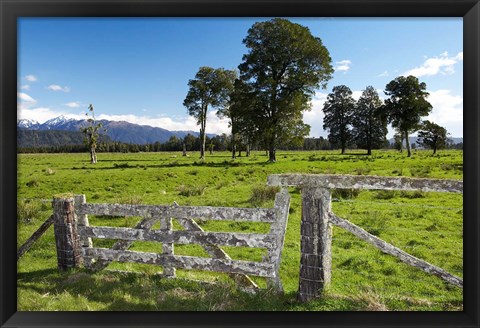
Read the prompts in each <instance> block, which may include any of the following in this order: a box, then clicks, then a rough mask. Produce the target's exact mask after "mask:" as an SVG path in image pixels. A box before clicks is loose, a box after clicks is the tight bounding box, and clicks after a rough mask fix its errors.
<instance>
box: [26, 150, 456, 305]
mask: <svg viewBox="0 0 480 328" xmlns="http://www.w3.org/2000/svg"><path fill="white" fill-rule="evenodd" d="M354 152H355V151H351V153H352V154H349V155H339V154H338V151H335V152H327V151H316V152H286V151H283V152H279V153H278V154H277V159H278V162H277V163H267V157H266V156H265V153H264V152H253V153H252V156H250V157H240V158H238V159H237V160H235V161H232V160H231V159H230V154H229V153H226V152H225V153H214V154H213V155H210V156H207V158H206V160H205V162H201V161H200V160H199V159H198V154H197V153H189V155H190V156H189V157H182V156H181V153H128V154H119V153H113V154H102V153H100V154H98V161H99V162H98V163H97V164H96V165H91V164H90V163H89V156H88V154H22V155H18V182H17V197H18V203H17V220H18V230H17V244H18V247H19V246H20V245H21V244H23V242H24V241H25V240H26V239H27V238H28V237H29V236H30V235H31V234H32V233H33V232H34V231H35V230H36V229H37V228H38V227H39V226H40V225H41V224H42V223H43V222H44V221H45V220H46V219H47V218H48V217H49V216H50V215H51V214H52V209H51V205H50V201H51V199H52V197H53V196H54V195H56V194H62V193H73V194H85V195H86V197H87V202H92V203H130V204H159V205H167V204H172V203H173V202H174V201H176V202H177V203H178V204H180V205H202V206H203V205H209V206H231V207H271V206H273V199H272V198H271V197H267V198H262V197H261V196H259V195H263V194H264V193H262V191H265V190H264V188H265V184H266V179H267V176H268V175H269V174H276V173H314V174H359V175H381V176H405V177H418V178H439V179H458V180H462V179H463V152H462V151H453V150H452V151H440V152H439V153H438V154H437V155H432V154H431V151H419V150H417V151H414V152H413V155H412V158H407V157H406V154H405V153H403V154H401V153H399V152H397V151H374V153H373V155H372V156H365V155H361V154H353V153H354ZM290 195H291V196H292V200H291V208H290V215H289V219H288V226H287V233H286V237H285V244H284V249H283V255H282V264H281V270H280V275H281V279H282V282H283V284H284V288H285V295H282V296H278V295H275V294H273V293H272V291H270V290H267V289H264V290H262V291H261V292H259V293H257V294H255V295H251V294H248V293H245V292H242V291H241V290H239V289H238V288H236V286H235V285H234V284H233V282H232V281H231V280H230V279H229V278H228V277H227V276H226V275H225V274H216V273H205V272H193V271H186V270H177V276H178V277H179V278H178V279H162V278H161V277H160V276H159V275H157V273H159V272H161V267H154V266H147V265H135V264H120V263H112V264H111V265H110V266H109V267H108V269H114V270H122V271H134V273H129V272H124V273H122V272H113V271H111V270H110V271H109V270H103V271H100V272H97V273H90V272H88V271H86V270H84V269H76V270H75V271H72V272H67V273H60V272H58V271H57V269H56V251H55V242H54V236H53V229H52V228H50V229H49V230H48V231H47V233H46V234H45V235H44V236H42V237H41V238H40V240H39V241H38V242H37V243H36V244H35V245H34V246H33V248H32V249H31V250H30V251H29V252H27V253H26V254H25V255H24V256H23V257H22V258H21V259H20V260H19V261H18V269H17V270H18V280H17V289H18V305H17V307H18V310H19V311H50V310H61V311H65V310H80V311H87V310H93V311H104V310H105V311H111V310H113V311H115V310H125V311H126V310H129V311H137V310H185V311H196V310H199V311H215V310H234V311H235V310H247V311H249V310H268V311H271V310H274V311H303V310H308V311H356V310H360V311H363V310H372V311H378V310H412V311H462V310H463V290H462V289H461V288H458V287H455V286H452V285H449V284H447V283H445V282H444V281H443V280H441V279H439V278H437V277H435V276H431V275H428V274H426V273H424V272H423V271H421V270H419V269H416V268H413V267H410V266H408V265H406V264H404V263H402V262H400V261H399V260H397V259H396V258H394V257H392V256H390V255H386V254H383V253H382V252H380V251H379V250H377V249H376V248H374V247H373V246H370V245H369V244H367V243H365V242H364V241H362V240H360V239H358V238H356V237H355V236H353V235H351V234H349V233H348V232H346V231H344V230H341V229H339V228H337V227H334V230H333V245H332V249H333V250H332V252H333V259H332V261H333V263H332V283H331V286H330V287H329V289H328V290H327V291H326V292H325V294H324V296H323V297H322V298H321V299H318V300H315V301H312V302H308V303H305V304H302V303H298V302H297V301H296V298H295V297H296V291H297V288H298V274H299V263H300V215H301V195H300V190H299V189H297V188H290ZM333 200H334V202H333V203H332V207H333V211H334V212H335V213H336V214H337V215H338V216H340V217H342V218H345V219H348V220H350V221H351V222H353V223H355V224H357V225H359V226H360V227H362V228H364V229H365V230H367V231H369V232H370V233H372V234H374V235H376V236H378V237H380V238H381V239H383V240H385V241H387V242H389V243H392V244H394V245H395V246H397V247H399V248H401V249H403V250H405V251H406V252H408V253H410V254H412V255H414V256H416V257H419V258H421V259H423V260H426V261H427V262H430V263H432V264H434V265H437V266H439V267H441V268H443V269H445V270H447V271H448V272H450V273H452V274H454V275H457V276H459V277H462V276H463V196H462V195H461V194H449V193H424V192H389V191H362V192H360V193H353V192H349V191H335V192H334V193H333ZM89 219H90V224H91V225H108V226H129V227H131V226H134V225H135V224H136V222H137V221H138V220H139V218H128V219H126V218H107V217H90V218H89ZM202 227H203V228H204V229H205V230H207V231H239V232H254V231H255V232H261V233H265V232H267V231H268V228H269V225H268V224H245V223H232V222H228V223H224V222H218V221H217V222H214V221H205V222H202ZM174 228H178V225H174ZM111 244H112V241H108V240H106V241H100V240H98V241H96V242H95V241H94V245H101V246H104V247H107V246H109V245H111ZM222 248H223V249H224V250H225V251H226V252H227V253H228V254H229V255H231V257H232V258H234V259H246V260H260V259H261V257H262V255H263V252H262V250H259V249H241V248H237V247H222ZM132 249H133V250H141V251H158V250H159V249H161V246H160V244H159V243H151V242H150V243H148V242H143V243H141V242H136V243H134V244H133V246H132ZM175 253H176V254H183V255H195V256H207V254H206V253H205V252H204V251H203V249H202V248H201V247H200V246H194V245H185V246H183V245H178V246H177V245H176V246H175ZM192 280H202V281H205V282H206V283H198V282H195V281H192ZM255 281H256V282H257V283H258V284H259V285H260V286H262V287H265V281H264V280H263V279H261V278H255ZM212 282H213V284H212Z"/></svg>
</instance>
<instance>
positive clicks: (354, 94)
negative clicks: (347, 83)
mask: <svg viewBox="0 0 480 328" xmlns="http://www.w3.org/2000/svg"><path fill="white" fill-rule="evenodd" d="M362 93H363V91H358V90H354V91H352V97H353V99H355V101H358V99H360V97H361V96H362Z"/></svg>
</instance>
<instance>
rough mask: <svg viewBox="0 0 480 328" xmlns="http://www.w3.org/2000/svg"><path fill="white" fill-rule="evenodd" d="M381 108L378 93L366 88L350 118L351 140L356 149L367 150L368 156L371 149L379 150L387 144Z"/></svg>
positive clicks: (371, 88)
mask: <svg viewBox="0 0 480 328" xmlns="http://www.w3.org/2000/svg"><path fill="white" fill-rule="evenodd" d="M381 106H382V101H381V99H380V97H379V96H378V92H377V91H376V90H375V89H374V88H373V87H372V86H368V87H367V88H366V89H365V90H363V92H362V95H361V96H360V98H359V99H358V101H357V106H356V108H355V113H354V115H353V118H352V126H353V139H354V140H355V143H356V145H357V147H358V148H364V149H367V154H368V155H371V154H372V149H373V148H381V147H383V146H385V143H386V142H387V139H386V137H385V136H386V135H387V132H388V130H387V121H386V120H385V119H383V118H382V116H381V115H380V112H379V110H380V108H381Z"/></svg>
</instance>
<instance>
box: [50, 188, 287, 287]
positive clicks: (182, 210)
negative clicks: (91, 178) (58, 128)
mask: <svg viewBox="0 0 480 328" xmlns="http://www.w3.org/2000/svg"><path fill="white" fill-rule="evenodd" d="M289 206H290V196H289V194H288V191H287V190H286V189H283V190H282V191H281V192H279V193H277V195H276V197H275V204H274V207H273V208H232V207H210V206H178V205H176V204H174V205H172V206H165V205H164V206H157V205H128V204H91V203H87V202H86V200H85V196H84V195H80V196H75V197H56V198H54V228H55V238H56V245H57V255H58V267H59V269H61V270H64V269H66V268H70V267H77V266H79V265H81V264H82V263H83V264H84V265H85V267H87V268H89V269H92V270H100V269H103V268H105V267H106V266H107V265H108V264H109V263H110V262H112V261H117V262H134V263H144V264H153V265H158V266H162V267H163V275H164V276H167V277H175V275H176V273H175V269H176V268H181V269H194V270H206V271H215V272H224V273H228V274H229V275H230V276H231V277H232V278H234V279H235V280H236V281H237V282H238V283H241V284H242V285H244V286H249V287H252V288H255V289H256V288H258V286H257V285H256V284H255V283H254V282H253V281H252V280H251V279H250V278H249V277H248V276H249V275H252V276H259V277H265V278H267V282H268V286H271V287H272V288H275V289H276V290H278V291H282V290H283V287H282V283H281V281H280V277H279V268H280V260H281V253H282V248H283V242H284V237H285V229H286V224H287V219H288V210H289ZM88 215H101V216H114V217H118V216H122V217H129V216H130V217H131V216H133V217H141V218H142V220H141V221H140V222H139V223H138V224H137V225H136V226H135V227H134V228H115V227H105V226H90V225H89V222H88ZM195 219H201V220H222V221H224V220H228V221H237V222H241V221H243V222H266V223H269V224H270V231H269V233H267V234H254V233H233V232H206V231H203V229H202V228H201V227H200V225H198V224H197V222H196V221H195ZM172 220H177V221H178V222H179V223H180V224H181V225H182V227H183V228H184V229H185V230H173V229H172ZM157 222H160V229H158V230H153V229H152V227H153V226H154V224H155V223H157ZM92 239H114V240H117V241H116V242H115V244H114V245H113V247H111V248H99V247H94V246H93V245H92ZM134 241H153V242H161V243H162V252H161V253H147V252H137V251H132V250H128V248H129V247H130V245H131V244H132V243H133V242H134ZM175 244H198V245H200V246H202V247H203V248H204V249H205V250H206V252H207V253H208V254H209V255H210V256H211V258H203V257H195V256H180V255H175V252H174V245H175ZM220 246H242V247H254V248H263V249H266V250H267V255H266V256H265V257H264V259H263V260H262V261H260V262H255V261H243V260H233V259H231V258H230V257H229V256H228V254H227V253H225V252H224V251H223V250H222V249H221V248H220Z"/></svg>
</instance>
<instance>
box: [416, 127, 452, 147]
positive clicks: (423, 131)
mask: <svg viewBox="0 0 480 328" xmlns="http://www.w3.org/2000/svg"><path fill="white" fill-rule="evenodd" d="M447 141H448V132H447V129H445V128H444V127H442V126H440V125H438V124H435V123H433V122H430V121H428V120H425V121H423V122H422V124H421V125H420V130H419V131H418V140H417V143H418V144H419V145H420V146H423V147H426V148H430V149H433V153H434V154H435V153H436V152H437V149H441V148H445V146H446V145H447Z"/></svg>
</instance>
